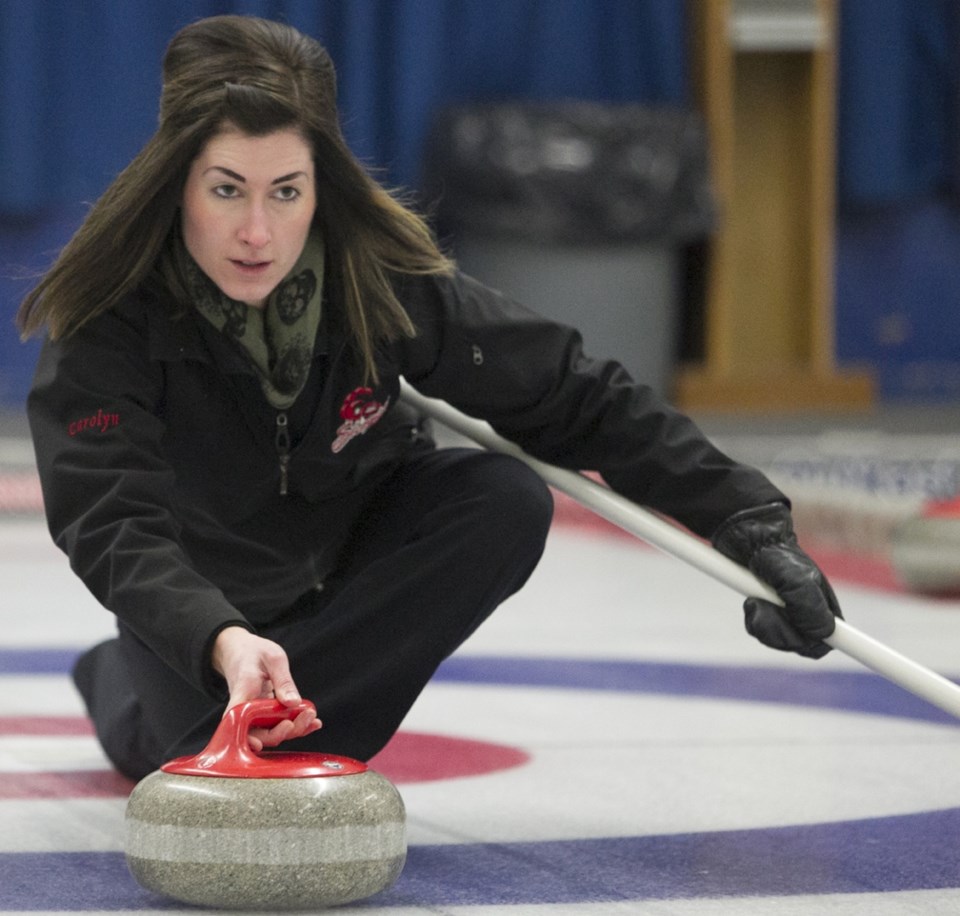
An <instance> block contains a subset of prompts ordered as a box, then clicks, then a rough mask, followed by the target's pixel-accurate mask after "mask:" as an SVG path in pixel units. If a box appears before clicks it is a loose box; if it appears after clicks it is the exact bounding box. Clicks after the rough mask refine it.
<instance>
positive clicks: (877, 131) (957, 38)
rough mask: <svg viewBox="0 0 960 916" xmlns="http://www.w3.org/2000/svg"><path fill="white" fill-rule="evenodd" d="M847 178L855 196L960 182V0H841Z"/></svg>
mask: <svg viewBox="0 0 960 916" xmlns="http://www.w3.org/2000/svg"><path fill="white" fill-rule="evenodd" d="M839 11H840V74H839V76H840V79H839V96H838V122H839V123H838V138H837V143H838V186H839V191H840V200H841V202H842V203H843V204H845V205H854V206H862V205H887V204H892V203H905V202H909V201H911V200H916V199H917V198H919V197H922V196H928V195H930V194H933V193H939V192H945V191H949V192H953V193H955V192H956V191H957V190H958V189H960V155H958V153H960V142H958V141H960V3H957V0H841V2H840V3H839Z"/></svg>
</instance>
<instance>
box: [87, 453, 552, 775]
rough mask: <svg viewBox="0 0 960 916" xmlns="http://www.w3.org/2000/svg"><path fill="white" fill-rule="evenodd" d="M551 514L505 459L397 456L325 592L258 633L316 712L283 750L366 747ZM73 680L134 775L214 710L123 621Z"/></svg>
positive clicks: (519, 570) (533, 483)
mask: <svg viewBox="0 0 960 916" xmlns="http://www.w3.org/2000/svg"><path fill="white" fill-rule="evenodd" d="M551 514H552V500H551V497H550V494H549V491H548V490H547V488H546V486H545V485H544V484H543V482H542V481H541V480H540V478H539V477H538V476H537V475H536V474H535V473H534V472H533V471H531V470H530V469H529V468H527V467H526V465H524V464H522V463H521V462H519V461H517V460H515V459H513V458H509V457H507V456H504V455H498V454H492V453H488V452H479V451H476V450H469V449H445V450H440V451H436V452H430V453H427V454H425V455H420V456H419V457H417V458H415V459H413V460H411V461H410V462H409V463H408V464H406V465H404V466H403V467H402V468H401V469H400V470H399V471H398V472H397V473H396V474H395V475H394V476H393V477H392V478H391V479H390V480H388V481H387V482H386V483H385V484H384V485H383V486H382V487H381V488H380V490H379V491H378V494H377V497H376V498H375V499H374V501H373V502H372V503H371V504H370V507H369V509H368V510H367V512H366V513H365V515H364V517H363V519H362V520H361V522H360V523H359V524H358V526H357V527H356V529H355V530H354V531H353V532H352V533H351V535H350V538H349V541H348V543H347V544H346V545H344V547H345V549H344V551H343V553H342V557H343V559H342V561H341V563H340V566H339V568H338V570H337V571H336V572H335V574H334V575H333V576H331V578H330V579H329V580H328V581H327V582H326V583H325V586H324V588H323V590H322V591H317V592H311V593H310V594H308V595H306V596H304V597H303V598H302V599H301V600H300V601H298V602H297V603H296V605H295V606H294V607H293V608H291V609H289V610H288V612H287V613H285V614H283V615H282V616H281V617H280V618H279V619H278V620H277V622H276V623H272V624H270V625H267V626H264V627H262V628H260V629H259V631H258V632H259V634H260V635H261V636H264V637H266V638H268V639H272V640H274V641H275V642H278V643H279V644H280V645H281V646H283V647H284V649H285V650H286V652H287V655H288V657H289V659H290V666H291V671H292V673H293V677H294V681H295V682H296V684H297V687H298V688H299V689H300V692H301V694H302V695H303V696H304V697H305V698H307V699H310V700H312V701H313V702H314V703H315V704H316V706H317V711H318V714H319V717H320V719H321V720H322V721H323V723H324V727H323V728H322V729H321V730H320V731H317V732H315V733H313V734H311V735H307V736H306V737H304V738H300V739H297V740H295V741H291V742H289V743H288V744H286V745H284V748H285V749H287V748H289V749H291V750H293V749H300V750H312V751H322V752H326V753H336V754H341V755H344V756H347V757H354V758H356V759H359V760H367V759H369V758H370V757H372V756H373V755H374V754H375V753H377V751H379V750H380V749H381V748H382V747H383V746H384V745H385V744H386V743H387V741H389V739H390V738H391V736H392V735H393V734H394V732H395V731H396V730H397V728H398V727H399V726H400V723H401V721H402V719H403V717H404V716H405V715H406V713H407V711H408V710H409V709H410V707H411V706H412V704H413V702H414V700H415V699H416V698H417V696H418V695H419V694H420V692H421V691H422V690H423V688H424V687H425V686H426V684H427V682H428V681H429V679H430V677H431V676H432V675H433V673H434V671H435V670H436V668H437V666H438V665H439V664H440V663H441V662H442V661H443V659H445V658H446V657H447V656H448V655H450V654H451V653H452V652H453V651H454V650H455V649H456V648H457V647H458V646H459V645H460V644H461V643H462V642H463V641H464V640H465V639H466V638H467V637H468V636H469V635H470V634H471V633H472V632H473V631H474V630H475V629H476V628H477V627H478V626H479V625H480V624H481V623H482V622H483V621H484V620H485V619H486V618H487V617H488V616H489V615H490V614H491V613H492V612H493V610H494V609H495V608H496V607H497V606H498V605H499V604H500V603H501V602H503V601H504V600H505V599H506V598H508V597H509V596H510V595H512V594H513V593H514V592H515V591H517V590H518V589H519V588H520V587H521V586H522V585H523V584H524V582H526V580H527V578H528V577H529V575H530V573H531V572H532V571H533V569H534V568H535V566H536V564H537V562H538V561H539V559H540V556H541V554H542V552H543V546H544V542H545V540H546V535H547V531H548V529H549V524H550V518H551ZM74 681H75V683H76V684H77V687H78V688H79V690H80V693H81V694H82V696H83V698H84V700H85V701H86V704H87V709H88V711H89V713H90V716H91V718H92V719H93V722H94V726H95V728H96V731H97V736H98V738H99V739H100V742H101V744H102V745H103V747H104V750H105V751H106V753H107V756H108V757H109V758H110V760H111V761H112V762H113V764H114V765H115V766H116V767H117V769H119V770H120V771H121V772H122V773H124V774H126V775H128V776H130V777H131V778H134V779H139V778H141V777H143V776H144V775H146V774H147V773H149V772H150V771H152V770H154V769H156V768H157V767H159V766H160V764H161V763H163V762H164V761H166V760H169V759H170V758H172V757H175V756H179V755H182V754H192V753H196V752H198V751H199V750H201V749H202V748H203V747H204V746H205V745H206V743H207V741H208V740H209V738H210V736H211V735H212V734H213V731H214V729H215V728H216V726H217V724H218V723H219V720H220V716H221V715H222V713H223V707H222V705H219V704H217V703H215V702H214V701H213V700H211V699H210V697H208V696H207V695H205V694H204V693H202V692H200V691H198V690H197V689H196V688H194V687H193V686H191V685H190V684H188V683H187V682H186V681H184V680H183V679H182V678H180V677H179V676H178V675H177V674H176V673H175V672H174V671H173V670H172V669H170V668H169V667H168V666H167V665H166V664H164V662H162V661H161V660H160V659H159V658H158V657H157V656H156V655H154V654H153V653H152V652H151V651H150V650H149V649H147V647H146V646H145V645H144V644H143V643H142V642H140V640H139V639H137V638H136V637H135V636H134V635H133V634H132V633H131V632H130V631H129V630H127V629H126V628H125V627H123V626H122V625H121V627H120V634H119V638H118V639H114V640H110V641H108V642H106V643H101V644H100V645H99V646H95V647H94V648H93V649H91V650H90V651H89V652H87V653H86V654H85V655H83V656H82V657H81V658H80V660H79V661H78V663H77V666H76V669H75V671H74Z"/></svg>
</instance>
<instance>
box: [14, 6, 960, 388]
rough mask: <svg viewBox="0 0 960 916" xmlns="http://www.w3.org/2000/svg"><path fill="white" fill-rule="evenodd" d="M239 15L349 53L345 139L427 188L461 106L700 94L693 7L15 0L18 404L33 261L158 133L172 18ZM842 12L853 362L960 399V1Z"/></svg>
mask: <svg viewBox="0 0 960 916" xmlns="http://www.w3.org/2000/svg"><path fill="white" fill-rule="evenodd" d="M121 8H122V13H121V12H120V9H121ZM225 12H239V13H248V14H256V15H263V16H267V17H270V18H275V19H283V20H286V21H288V22H290V23H291V24H293V25H295V26H297V27H298V28H300V29H302V30H304V31H306V32H308V33H310V34H312V35H314V36H316V37H317V38H319V39H320V40H321V41H322V42H323V43H324V44H325V45H326V46H327V47H328V48H329V49H330V52H331V54H332V55H333V57H334V60H335V61H336V63H337V68H338V72H339V78H340V99H341V108H342V111H343V121H344V129H345V133H346V134H347V137H348V140H349V141H350V144H351V146H352V147H353V149H354V150H355V151H356V152H357V153H358V155H360V156H361V158H362V159H364V160H365V161H367V162H369V163H370V164H372V165H375V166H378V167H381V168H382V169H383V170H384V171H383V175H384V178H385V179H386V180H387V181H389V182H391V183H398V184H403V185H407V186H414V187H415V186H416V184H417V182H418V180H419V162H420V156H421V149H422V143H423V139H424V135H425V132H426V127H427V124H428V123H429V120H430V118H431V115H432V113H433V112H434V111H435V110H436V109H437V108H438V107H440V106H443V105H445V104H447V103H452V102H464V101H472V100H489V99H505V98H511V99H517V98H520V99H523V98H527V99H555V98H587V99H596V100H605V101H639V102H644V103H648V104H661V103H663V104H679V105H683V104H688V103H689V93H688V79H687V65H688V61H687V53H686V51H687V49H686V35H687V32H686V21H685V15H684V13H685V4H684V3H683V2H682V0H232V2H228V0H219V2H215V0H130V2H125V3H124V4H122V7H121V6H119V5H118V4H117V3H116V2H115V0H3V2H0V88H2V92H3V99H4V102H3V105H2V106H0V164H2V168H0V404H2V403H4V402H6V403H11V404H19V403H20V402H21V401H22V398H23V396H24V394H25V391H26V387H27V384H28V379H29V371H30V367H31V366H32V362H33V358H34V353H35V344H33V345H28V346H23V345H21V344H19V343H18V342H17V339H16V334H15V332H14V331H13V329H12V325H11V320H12V316H13V313H14V311H15V309H16V304H17V302H18V300H19V298H20V296H21V295H22V294H23V292H24V291H25V290H26V289H27V288H28V286H29V283H30V282H31V280H30V275H31V272H32V273H33V274H34V275H35V274H36V272H37V271H38V270H40V269H41V268H42V266H43V265H44V264H45V263H48V261H49V259H50V256H51V254H52V253H53V252H54V251H55V250H56V248H57V247H58V246H59V245H61V244H62V243H63V241H65V239H66V238H67V237H68V236H69V233H70V231H71V230H72V228H73V227H74V226H75V225H76V223H77V221H78V220H79V219H80V217H81V215H82V212H83V206H84V203H83V202H84V201H89V200H92V199H93V198H95V197H96V196H97V195H98V194H99V193H100V191H101V190H102V189H103V188H104V187H105V185H106V184H107V183H108V182H109V181H110V180H111V178H112V177H113V176H114V175H115V174H116V172H117V171H118V170H119V169H121V168H122V167H123V166H124V165H125V164H126V162H127V161H129V159H130V158H131V157H132V156H133V155H134V153H135V152H136V151H137V150H138V149H139V148H140V146H141V145H142V143H143V142H144V141H145V139H146V138H147V137H148V136H149V135H150V133H151V132H152V130H153V128H154V124H155V121H156V110H157V96H158V91H159V86H160V59H161V56H162V53H163V49H164V47H165V45H166V42H167V41H168V40H169V38H170V36H171V35H172V33H173V32H174V31H175V30H176V29H177V28H179V27H180V26H182V25H184V24H186V23H187V22H189V21H191V20H193V19H195V18H199V17H201V16H206V15H212V14H217V13H225ZM840 13H841V28H840V81H839V87H840V92H839V98H838V112H839V148H838V188H839V192H840V200H841V201H842V204H843V212H842V216H841V220H840V225H839V263H838V272H837V280H838V286H837V289H838V302H837V332H838V335H837V339H838V355H839V356H840V358H841V359H842V360H867V361H870V362H872V363H874V364H875V365H876V366H878V367H879V368H880V370H881V374H882V377H883V379H884V390H885V393H886V394H887V395H888V396H896V395H900V394H904V393H907V394H913V395H918V396H925V397H926V396H929V397H934V396H937V397H956V398H960V329H958V330H957V331H953V330H952V327H953V326H960V323H957V322H955V321H954V320H953V311H954V306H953V303H954V300H955V298H956V294H957V292H958V290H960V276H958V269H957V267H956V266H955V265H957V264H960V228H958V221H957V215H956V212H955V210H954V203H953V201H954V199H955V193H956V189H957V187H958V185H960V181H958V175H960V156H958V142H957V141H958V123H960V92H958V89H957V85H958V73H957V70H958V56H960V55H958V49H960V4H957V3H956V2H954V0H924V2H922V3H917V2H915V0H842V2H841V4H840ZM911 259H913V260H911ZM878 265H879V267H880V268H882V269H878ZM891 270H893V271H894V272H895V273H896V275H897V276H896V282H894V283H885V282H884V280H883V277H884V275H885V274H884V272H885V271H886V272H889V271H891ZM921 274H922V276H921ZM870 281H873V282H870ZM942 317H943V318H945V319H946V324H944V322H941V320H940V319H941V318H942ZM947 326H949V328H948V327H947ZM929 327H934V328H939V331H935V332H932V333H928V331H927V328H929ZM924 362H926V364H928V365H927V370H928V371H927V372H926V378H927V382H922V377H923V373H922V372H920V373H918V372H916V371H914V370H915V368H916V366H915V365H914V364H917V363H924ZM933 363H936V364H937V365H939V366H940V369H933V370H931V369H930V366H931V365H932V364H933ZM911 366H913V368H910V367H911ZM952 367H957V368H956V369H955V368H952ZM931 371H933V375H931ZM938 373H939V374H938ZM934 376H936V378H934ZM908 378H909V379H912V381H910V382H909V384H908V383H907V381H906V380H907V379H908ZM918 380H920V381H918ZM931 380H932V381H931ZM911 386H912V387H911Z"/></svg>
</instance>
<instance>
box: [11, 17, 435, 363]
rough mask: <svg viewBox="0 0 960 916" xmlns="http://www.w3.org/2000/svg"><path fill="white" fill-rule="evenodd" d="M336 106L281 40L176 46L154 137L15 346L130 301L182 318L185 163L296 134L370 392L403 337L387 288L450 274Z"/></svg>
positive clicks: (222, 39)
mask: <svg viewBox="0 0 960 916" xmlns="http://www.w3.org/2000/svg"><path fill="white" fill-rule="evenodd" d="M336 92H337V90H336V74H335V70H334V66H333V62H332V61H331V59H330V56H329V54H328V53H327V52H326V50H325V49H324V48H323V47H322V46H321V45H320V44H319V43H318V42H316V41H314V40H313V39H312V38H309V37H308V36H306V35H303V34H302V33H300V32H298V31H297V30H295V29H293V28H291V27H289V26H286V25H283V24H281V23H277V22H271V21H267V20H264V19H256V18H252V17H245V16H215V17H212V18H209V19H202V20H199V21H198V22H195V23H193V24H192V25H189V26H187V27H186V28H184V29H182V30H181V31H180V32H178V33H177V34H176V35H175V36H174V37H173V39H172V41H171V42H170V45H169V47H168V48H167V52H166V54H165V56H164V60H163V92H162V95H161V99H160V122H159V126H158V128H157V131H156V133H155V134H154V135H153V137H152V138H151V139H150V140H149V141H148V142H147V144H146V145H145V146H144V148H143V149H142V150H141V151H140V153H139V154H138V155H137V156H136V158H134V160H133V161H132V162H131V163H130V164H129V165H128V166H127V167H126V168H125V169H124V170H123V171H122V172H121V173H120V175H118V176H117V178H116V179H115V180H114V181H113V183H112V184H111V185H110V187H109V188H107V190H106V191H105V192H104V194H103V195H102V196H101V197H100V199H99V200H98V201H97V202H96V203H95V204H94V206H93V207H92V209H91V210H90V213H89V214H88V215H87V217H86V219H85V220H84V222H83V224H82V225H81V226H80V228H79V229H78V230H77V232H76V233H75V235H74V236H73V238H72V239H71V240H70V241H69V243H68V244H67V245H66V246H65V247H64V249H63V251H62V252H61V253H60V256H59V257H58V258H57V260H56V261H55V262H54V264H53V266H52V267H51V268H50V270H49V271H48V272H47V273H46V274H45V276H44V277H43V278H42V279H41V281H40V282H39V284H38V285H37V286H36V287H35V288H34V289H33V290H31V292H30V293H28V294H27V296H26V297H25V298H24V300H23V302H22V303H21V305H20V310H19V312H18V314H17V324H18V327H19V328H20V330H21V332H22V334H23V336H24V337H27V336H29V335H31V334H33V333H36V332H37V331H39V330H40V329H41V328H42V327H44V326H46V327H47V329H48V332H49V334H50V336H51V337H53V338H59V337H65V336H67V335H69V334H72V333H73V332H74V331H76V330H77V329H78V328H80V327H82V326H83V325H84V324H86V323H87V322H88V321H90V320H91V319H92V318H94V317H96V316H97V315H99V314H101V313H102V312H105V311H107V310H108V309H110V308H112V307H114V306H115V305H117V303H118V302H119V301H120V300H121V299H122V298H123V297H124V296H126V295H127V294H128V293H130V292H131V291H133V290H135V289H138V288H140V287H152V288H158V289H161V290H163V291H165V292H166V293H167V296H168V298H169V296H171V295H172V296H173V298H174V300H175V301H176V302H177V303H178V304H180V305H186V304H188V302H189V299H188V296H187V293H186V290H185V288H184V284H183V280H182V278H181V277H180V275H179V272H178V269H177V267H176V263H175V262H176V259H175V257H174V249H175V245H176V244H177V241H176V240H177V238H178V235H179V231H180V227H179V219H178V218H177V217H178V209H179V206H180V198H181V194H182V191H183V185H184V181H185V180H186V176H187V172H188V170H189V166H190V163H191V162H192V161H193V160H194V159H195V158H196V157H197V156H198V155H199V153H200V151H201V150H202V149H203V147H204V145H205V144H206V143H207V142H208V141H209V140H210V139H211V138H212V137H213V136H214V135H216V134H217V133H218V132H219V131H222V130H223V129H225V128H226V127H228V126H232V127H235V128H239V129H240V130H241V131H242V132H244V133H247V134H250V135H252V136H263V135H265V134H268V133H272V132H273V131H276V130H280V129H284V128H295V129H298V130H299V131H300V132H301V133H302V134H303V136H304V138H305V139H306V140H307V142H308V143H309V144H310V146H311V148H312V150H313V155H314V161H315V169H316V179H317V180H316V190H317V210H316V216H315V221H316V222H317V223H318V225H319V226H320V227H321V229H322V232H323V237H324V242H325V245H326V248H327V262H328V264H329V265H330V274H329V278H330V279H331V281H332V286H333V289H332V290H331V295H332V296H333V297H335V298H334V301H339V304H340V305H342V309H343V320H344V322H345V324H346V326H347V328H348V331H349V333H350V335H351V337H352V339H353V342H354V344H355V346H356V347H357V350H358V352H359V353H360V355H361V357H362V359H363V362H364V365H365V367H366V371H367V374H368V376H370V377H371V378H374V379H375V378H376V375H377V372H376V366H375V351H376V348H377V345H378V343H379V342H380V341H382V340H391V339H397V338H398V337H401V336H412V335H413V334H414V328H413V326H412V324H411V322H410V319H409V317H408V316H407V314H406V312H405V311H404V309H403V307H402V305H401V304H400V302H399V301H398V300H397V298H396V295H395V293H394V291H393V287H392V285H391V283H390V278H389V274H390V273H391V272H399V273H408V274H432V273H444V272H447V271H449V270H450V269H451V267H452V264H451V262H450V261H449V260H448V259H447V258H446V257H444V255H443V254H442V253H441V252H440V251H439V249H438V248H437V246H436V243H435V241H434V239H433V237H432V235H431V233H430V230H429V228H428V227H427V225H426V223H425V222H424V220H423V219H422V218H421V217H420V216H419V215H417V214H416V213H415V212H414V211H413V210H412V209H410V208H409V207H407V206H405V205H404V203H403V202H402V201H401V199H400V198H399V196H398V195H396V194H394V193H393V192H391V191H388V190H386V189H384V188H383V187H382V186H381V185H380V184H378V183H377V182H376V181H375V180H374V179H373V178H372V177H371V176H370V175H369V174H368V173H367V172H366V170H365V169H364V168H363V167H362V166H361V165H360V163H359V162H358V161H357V160H356V158H355V157H354V156H353V154H352V153H351V152H350V150H349V149H348V147H347V145H346V143H345V141H344V139H343V136H342V134H341V131H340V125H339V117H338V112H337V106H336Z"/></svg>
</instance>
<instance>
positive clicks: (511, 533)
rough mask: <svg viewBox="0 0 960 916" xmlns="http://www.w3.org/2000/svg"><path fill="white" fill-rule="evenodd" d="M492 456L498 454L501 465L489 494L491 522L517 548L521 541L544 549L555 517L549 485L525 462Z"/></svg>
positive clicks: (491, 483)
mask: <svg viewBox="0 0 960 916" xmlns="http://www.w3.org/2000/svg"><path fill="white" fill-rule="evenodd" d="M491 457H496V459H497V461H496V464H497V466H498V467H497V470H496V474H495V476H494V478H493V480H492V481H491V482H490V489H489V491H488V494H489V501H490V516H491V521H492V522H493V524H494V528H495V530H496V531H497V532H498V537H502V538H504V539H505V541H506V542H507V543H511V544H512V545H513V546H514V548H516V546H517V545H518V543H519V544H528V545H529V546H530V549H531V550H535V551H537V552H539V551H542V549H543V544H544V542H545V541H546V538H547V533H548V532H549V530H550V523H551V521H552V520H553V496H552V494H551V493H550V489H549V487H547V485H546V484H545V483H544V481H543V478H541V477H540V475H539V474H537V473H536V471H534V470H533V469H532V468H530V467H528V466H527V465H526V464H524V463H523V462H521V461H518V460H517V459H515V458H510V457H508V456H503V455H500V456H491ZM494 520H495V521H494Z"/></svg>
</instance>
